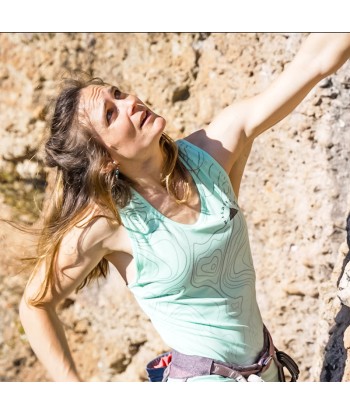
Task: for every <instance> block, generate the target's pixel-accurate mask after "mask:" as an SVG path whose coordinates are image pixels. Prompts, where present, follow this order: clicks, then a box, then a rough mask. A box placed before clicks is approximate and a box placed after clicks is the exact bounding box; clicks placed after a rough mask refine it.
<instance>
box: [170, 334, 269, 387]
mask: <svg viewBox="0 0 350 415" xmlns="http://www.w3.org/2000/svg"><path fill="white" fill-rule="evenodd" d="M274 357H275V347H274V345H273V342H272V338H271V336H270V333H269V332H268V330H267V328H266V327H265V326H264V347H263V350H262V352H261V354H260V356H259V358H258V360H257V362H256V363H253V364H251V365H247V366H241V365H236V364H230V363H226V362H221V361H218V360H214V359H210V358H208V357H202V356H195V355H186V354H183V353H180V352H178V351H176V350H172V360H171V364H170V365H169V366H168V368H167V371H166V372H167V373H166V374H165V378H167V377H171V378H174V379H184V378H190V377H193V376H205V375H220V376H225V377H229V378H232V379H235V380H238V381H245V378H246V377H248V376H249V375H252V374H261V373H263V372H265V370H267V369H268V368H269V366H270V364H271V361H272V359H274Z"/></svg>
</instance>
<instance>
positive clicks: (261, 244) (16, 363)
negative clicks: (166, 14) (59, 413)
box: [0, 33, 350, 381]
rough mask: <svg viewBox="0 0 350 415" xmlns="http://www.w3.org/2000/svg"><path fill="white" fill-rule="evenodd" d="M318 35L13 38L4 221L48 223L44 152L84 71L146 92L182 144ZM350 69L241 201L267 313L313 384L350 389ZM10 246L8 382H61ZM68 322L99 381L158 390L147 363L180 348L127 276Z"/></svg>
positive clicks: (105, 284) (2, 107)
mask: <svg viewBox="0 0 350 415" xmlns="http://www.w3.org/2000/svg"><path fill="white" fill-rule="evenodd" d="M304 37H305V35H304V34H299V33H298V34H288V33H287V34H282V33H274V34H269V33H265V34H254V33H243V34H239V33H237V34H235V33H229V34H225V33H214V34H209V33H179V34H177V33H171V34H166V33H162V34H157V33H149V34H148V33H137V34H132V33H126V34H108V33H76V34H68V33H61V34H54V33H51V34H29V33H24V34H11V33H7V34H6V33H3V34H0V87H1V96H0V121H1V122H0V196H1V199H0V200H1V206H0V208H1V209H0V211H1V216H2V217H5V218H14V219H15V220H17V221H19V222H25V223H32V222H34V221H35V219H36V218H37V215H38V207H37V205H38V206H40V202H41V200H42V194H43V189H44V187H45V177H46V172H45V170H44V169H43V168H42V166H41V156H40V152H39V153H37V149H38V146H39V143H40V141H41V140H42V138H43V137H44V135H45V123H44V115H45V112H46V111H47V103H48V101H49V100H50V98H51V97H52V96H53V95H54V93H55V90H56V81H57V79H59V78H60V76H61V74H62V73H64V71H65V70H67V69H76V68H79V69H82V70H84V71H86V72H91V73H93V74H94V75H95V76H99V77H102V78H103V79H105V80H106V81H108V82H111V83H116V84H119V85H121V87H122V88H125V89H127V90H129V91H131V92H135V93H137V95H138V96H139V97H140V98H141V99H142V100H144V101H145V102H146V103H147V104H148V105H150V106H151V107H152V108H153V109H154V110H155V111H156V112H158V113H160V114H162V115H164V116H165V118H166V119H167V128H166V130H167V132H168V133H169V134H170V135H171V136H173V137H174V138H180V137H182V136H184V135H186V134H189V133H191V132H192V131H194V130H196V129H199V128H201V127H203V126H204V125H206V124H207V123H208V122H209V121H210V120H211V119H212V118H213V116H215V114H217V113H218V112H219V111H220V109H222V108H223V107H224V106H225V105H227V104H229V103H231V102H233V101H234V100H236V99H240V98H244V97H246V96H250V95H252V94H255V93H258V92H259V91H261V90H263V89H264V88H265V87H266V86H267V85H268V84H269V83H270V82H271V81H272V80H273V79H274V78H275V77H276V76H277V75H278V74H279V73H280V72H281V71H282V70H283V68H284V66H285V65H286V64H288V62H289V61H290V60H291V59H292V57H293V56H294V54H295V52H296V51H297V49H298V47H299V45H300V43H301V41H302V39H303V38H304ZM349 69H350V65H349V63H347V64H346V65H344V66H343V68H341V69H340V70H339V71H338V72H337V73H336V74H335V75H332V76H330V77H329V78H327V79H326V80H324V81H322V82H321V83H320V84H319V85H317V86H316V87H315V88H314V89H313V90H312V91H311V92H310V93H309V95H308V96H307V97H306V98H305V100H304V101H303V103H302V104H300V105H299V106H298V107H297V109H296V110H295V111H294V112H293V113H292V114H291V115H290V116H288V117H287V118H286V119H285V120H283V121H282V122H280V123H279V124H278V125H276V126H275V127H273V128H272V129H271V130H269V131H268V132H266V133H264V134H263V135H262V136H261V137H259V139H258V140H257V141H256V143H255V144H254V147H253V151H252V155H251V158H250V160H249V163H248V165H247V168H246V173H245V175H244V178H243V184H242V189H241V193H240V205H241V207H242V208H243V210H244V212H245V214H246V217H247V221H248V226H249V232H250V239H251V244H252V250H253V257H254V261H255V267H256V271H257V279H258V281H257V290H258V300H259V303H260V306H261V311H262V314H263V317H264V320H265V323H266V325H267V326H268V327H269V329H270V331H271V332H272V333H273V336H274V339H275V342H276V345H277V346H278V347H279V348H280V349H284V350H285V351H286V352H288V353H290V354H291V355H292V356H293V357H295V359H296V360H297V362H298V363H299V365H300V368H301V371H302V373H301V377H300V379H301V380H302V381H319V380H322V381H341V380H343V381H348V380H349V371H350V368H349V347H350V346H349V339H348V337H349V330H348V329H347V327H348V325H349V314H350V313H349V309H348V308H347V307H346V306H342V305H341V303H340V301H339V300H338V298H337V296H336V292H337V280H338V277H339V273H340V272H341V269H342V265H341V264H342V261H343V259H344V255H346V252H344V251H346V249H347V247H346V245H344V244H343V245H342V249H340V247H341V244H342V243H343V241H344V239H345V235H346V233H345V226H346V217H347V214H348V212H349V205H350V200H349V198H348V189H349V184H350V183H349V182H350V173H349V171H350V170H349V156H350V147H349V145H348V144H347V143H348V134H347V132H348V131H349V127H350V112H349V106H350V99H349V98H350V97H349V95H350V94H349V85H350V79H349V75H348V73H349ZM33 199H34V200H35V203H34V202H33ZM25 242H27V243H25ZM0 245H1V248H2V249H1V252H2V254H1V264H0V290H1V291H0V292H1V297H0V328H1V330H0V380H2V381H45V380H49V379H47V377H46V374H45V371H44V370H43V368H42V366H41V365H40V363H39V362H38V361H37V359H36V357H35V356H34V355H33V353H32V352H31V349H30V347H29V345H28V342H27V340H26V337H25V334H24V333H23V329H22V328H21V325H20V322H19V318H18V311H17V307H18V302H19V299H20V296H21V293H22V291H23V287H24V285H25V281H26V278H27V272H22V273H21V274H18V271H19V265H18V263H17V262H16V261H15V260H14V258H15V257H16V256H18V255H22V254H23V253H24V252H26V250H27V249H28V248H25V247H24V246H27V245H28V238H27V237H23V235H21V234H20V233H19V232H16V231H14V230H13V229H11V228H10V227H9V226H7V225H5V224H3V223H1V224H0ZM338 252H340V253H339V255H338ZM60 317H61V319H62V321H63V323H64V325H65V328H66V332H67V336H68V339H69V343H70V345H71V349H72V353H73V356H74V358H75V360H76V361H77V365H78V367H79V369H80V371H81V374H82V376H83V378H84V379H86V380H90V381H92V380H101V381H139V380H145V373H144V369H143V367H144V365H145V363H146V362H147V361H148V360H150V359H151V358H152V357H153V356H154V355H155V354H158V353H161V352H163V351H165V350H166V345H165V344H163V343H162V341H161V339H160V338H159V336H158V335H157V334H156V333H155V332H154V330H153V328H152V326H151V323H150V321H149V320H148V318H147V317H146V316H144V314H143V313H142V311H141V310H140V309H139V307H138V305H137V304H136V303H135V301H134V299H133V297H132V295H131V294H130V293H129V292H128V290H127V289H126V287H125V286H124V285H123V283H122V282H121V280H120V279H118V277H117V275H116V273H115V271H113V272H112V273H111V275H110V277H109V278H108V280H107V281H101V283H100V286H97V285H92V286H89V287H88V288H85V289H84V290H83V291H82V292H80V293H79V294H78V295H74V296H73V295H72V296H70V298H69V299H68V300H67V301H66V302H65V303H64V304H62V308H61V310H60ZM334 333H336V336H334V335H333V337H332V334H334ZM344 333H345V334H344ZM335 337H336V339H337V340H336V341H335V340H334V338H335ZM344 368H346V369H344Z"/></svg>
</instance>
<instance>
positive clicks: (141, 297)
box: [120, 140, 263, 364]
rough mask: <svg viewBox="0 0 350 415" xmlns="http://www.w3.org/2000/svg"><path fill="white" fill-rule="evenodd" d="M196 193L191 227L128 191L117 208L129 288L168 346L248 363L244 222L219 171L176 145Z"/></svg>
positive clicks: (258, 332) (248, 263) (251, 286)
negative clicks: (131, 274)
mask: <svg viewBox="0 0 350 415" xmlns="http://www.w3.org/2000/svg"><path fill="white" fill-rule="evenodd" d="M176 144H177V145H178V149H179V157H180V160H181V161H182V162H183V164H184V165H185V167H186V168H187V169H188V171H189V172H190V174H191V176H192V178H193V180H194V183H195V185H196V186H197V190H198V193H199V196H200V203H201V210H200V215H199V218H198V221H197V222H196V223H195V224H182V223H178V222H175V221H173V220H171V219H169V218H167V217H166V216H164V215H162V214H161V213H160V212H159V211H157V210H156V209H155V208H154V207H153V206H152V205H151V204H150V203H148V202H147V201H146V200H145V199H144V198H143V197H142V196H141V195H140V194H139V193H138V192H136V191H135V190H132V199H131V201H130V203H129V204H128V205H127V206H126V207H125V208H123V209H121V210H120V215H121V218H122V222H123V225H124V226H125V228H126V229H127V232H128V235H129V236H130V239H131V242H132V248H133V256H134V260H135V262H136V270H137V275H136V279H135V282H133V283H132V284H130V285H129V289H130V290H131V291H132V292H133V294H134V296H135V298H136V300H137V301H138V303H139V305H140V306H141V308H142V309H143V311H144V312H145V313H146V314H147V316H148V317H149V318H150V319H151V321H152V323H153V325H154V327H155V329H156V330H157V331H158V333H159V334H160V336H161V337H162V339H163V340H164V342H165V343H166V344H167V345H168V346H169V347H171V348H173V349H175V350H178V351H179V352H181V353H185V354H189V355H199V356H205V357H210V358H213V359H218V360H222V361H226V362H230V363H237V364H251V363H253V362H254V361H255V359H256V358H257V356H258V355H259V352H260V351H261V349H262V347H263V322H262V319H261V315H260V311H259V308H258V305H257V301H256V292H255V272H254V267H253V261H252V257H251V252H250V246H249V239H248V232H247V226H246V222H245V219H244V217H243V214H242V212H241V210H240V208H239V206H238V204H237V199H236V197H235V195H234V192H233V189H232V185H231V182H230V179H229V177H228V175H227V173H226V172H225V170H224V169H223V168H222V167H221V166H220V165H219V163H217V162H216V160H214V159H213V158H212V157H211V156H210V155H209V154H208V153H206V152H205V151H204V150H202V149H200V148H198V147H197V146H195V145H193V144H191V143H189V142H187V141H185V140H178V141H176Z"/></svg>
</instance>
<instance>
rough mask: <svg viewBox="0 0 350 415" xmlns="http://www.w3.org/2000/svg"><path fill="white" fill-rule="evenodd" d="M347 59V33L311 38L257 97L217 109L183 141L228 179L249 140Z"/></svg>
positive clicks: (349, 48)
mask: <svg viewBox="0 0 350 415" xmlns="http://www.w3.org/2000/svg"><path fill="white" fill-rule="evenodd" d="M349 58H350V33H312V34H310V35H309V36H308V37H307V38H306V40H305V41H304V42H303V43H302V45H301V47H300V49H299V51H298V52H297V54H296V55H295V57H294V59H293V60H292V61H291V63H290V64H289V65H288V66H287V67H286V69H285V70H284V71H283V72H282V73H281V74H280V75H279V76H278V77H277V78H276V79H275V80H274V81H273V82H272V83H271V84H270V86H269V87H268V88H267V89H266V90H265V91H263V92H262V93H260V94H258V95H256V96H253V97H251V98H248V99H244V100H242V101H239V102H237V103H234V104H232V105H229V106H228V107H226V108H225V109H223V110H222V111H221V112H220V113H219V114H218V116H217V117H216V118H215V119H214V120H213V121H212V122H211V123H210V124H209V125H208V127H207V128H205V129H204V130H201V132H200V131H198V132H197V133H194V134H193V135H192V137H191V136H190V137H189V139H190V140H191V139H192V140H193V142H194V143H195V144H196V145H198V146H199V147H201V148H203V149H204V150H205V151H207V152H208V153H209V154H211V155H212V156H213V157H214V158H215V159H216V160H217V161H218V162H219V163H220V164H221V165H222V166H223V167H224V169H225V170H226V171H227V173H231V176H234V174H232V173H233V172H232V169H233V168H234V166H235V164H237V163H240V157H242V156H243V155H244V153H246V152H247V146H251V142H252V140H253V139H254V138H256V137H257V136H258V135H260V134H261V133H262V132H264V131H266V130H267V129H269V128H271V127H272V126H273V125H275V124H276V123H277V122H279V121H281V120H282V119H283V118H284V117H286V116H287V115H288V114H289V113H291V112H292V111H293V109H294V108H295V107H296V106H297V105H298V104H299V103H300V102H301V101H302V100H303V99H304V97H305V96H306V95H307V94H308V93H309V92H310V90H311V89H312V88H313V87H314V86H315V85H316V84H317V83H318V82H319V81H320V80H322V79H323V78H325V77H326V76H328V75H330V74H332V73H333V72H335V71H336V70H337V69H339V68H340V67H341V66H342V65H343V64H344V63H345V62H346V61H347V59H349Z"/></svg>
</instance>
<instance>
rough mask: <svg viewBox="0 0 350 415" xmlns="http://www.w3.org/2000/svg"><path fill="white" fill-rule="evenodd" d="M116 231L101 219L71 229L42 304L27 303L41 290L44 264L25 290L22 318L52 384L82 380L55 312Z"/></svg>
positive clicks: (79, 282)
mask: <svg viewBox="0 0 350 415" xmlns="http://www.w3.org/2000/svg"><path fill="white" fill-rule="evenodd" d="M113 231H114V229H113V227H112V226H111V225H109V224H108V223H107V221H106V220H105V219H98V220H96V221H95V222H94V223H93V224H91V225H88V226H87V227H86V228H85V229H82V228H78V227H75V228H74V229H72V230H71V231H70V232H69V233H68V234H67V235H66V236H65V237H64V239H63V241H62V244H61V247H60V250H59V253H58V257H57V270H58V272H57V278H56V280H55V284H54V287H53V288H52V290H50V292H48V293H47V294H45V297H44V298H43V305H42V306H31V305H29V304H28V300H29V299H30V298H33V297H34V296H35V295H36V294H37V293H38V291H39V289H40V286H41V284H42V282H43V278H44V275H45V267H44V265H42V266H41V268H40V269H39V271H38V272H37V273H36V274H35V275H34V276H33V278H32V279H31V280H30V281H29V283H28V284H27V287H26V289H25V291H24V294H23V297H22V300H21V302H20V307H19V312H20V319H21V322H22V325H23V328H24V330H25V333H26V336H27V338H28V341H29V343H30V345H31V347H32V349H33V351H34V353H35V354H36V355H37V357H38V359H39V360H40V361H41V363H42V364H43V365H44V367H45V368H46V370H47V372H48V373H49V375H50V377H51V378H52V380H53V381H57V382H79V381H81V379H80V377H79V374H78V372H77V369H76V367H75V364H74V361H73V358H72V355H71V352H70V350H69V346H68V342H67V339H66V336H65V332H64V329H63V325H62V323H61V321H60V319H59V317H58V315H57V312H56V309H57V305H58V304H59V303H60V302H61V301H62V300H63V299H64V298H65V297H67V295H69V294H70V293H71V292H72V291H73V290H74V289H76V288H77V287H78V286H79V285H80V284H81V283H82V281H83V280H84V279H85V277H86V276H87V275H88V274H89V273H90V271H92V269H93V268H95V266H96V265H97V264H98V263H99V262H100V260H101V259H102V258H103V257H104V256H105V255H107V254H108V253H109V250H108V248H106V243H105V241H106V239H107V238H108V235H110V234H111V233H112V232H113Z"/></svg>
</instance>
